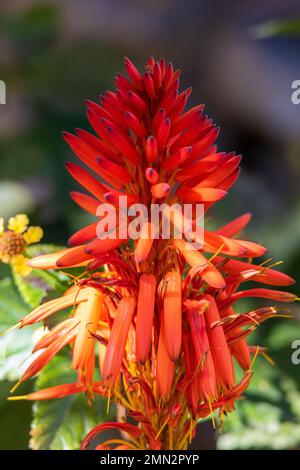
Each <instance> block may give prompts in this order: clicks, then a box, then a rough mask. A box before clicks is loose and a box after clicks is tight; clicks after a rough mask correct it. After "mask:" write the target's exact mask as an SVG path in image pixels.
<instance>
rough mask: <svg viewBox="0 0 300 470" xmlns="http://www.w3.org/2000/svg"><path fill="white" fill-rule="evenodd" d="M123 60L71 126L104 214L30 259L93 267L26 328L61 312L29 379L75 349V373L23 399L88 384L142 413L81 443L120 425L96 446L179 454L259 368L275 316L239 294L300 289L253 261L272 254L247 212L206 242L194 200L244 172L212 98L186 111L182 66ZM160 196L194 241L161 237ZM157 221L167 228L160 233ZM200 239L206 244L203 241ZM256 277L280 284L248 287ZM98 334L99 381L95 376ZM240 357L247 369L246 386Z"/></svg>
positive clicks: (79, 170)
mask: <svg viewBox="0 0 300 470" xmlns="http://www.w3.org/2000/svg"><path fill="white" fill-rule="evenodd" d="M125 69H126V73H127V77H125V76H123V75H121V74H118V75H117V76H116V79H115V84H116V89H115V90H114V91H112V92H111V91H107V92H106V93H105V94H104V95H102V96H101V97H100V103H94V102H92V101H89V100H88V101H86V106H87V118H88V121H89V123H90V125H91V127H92V133H90V132H87V131H84V130H82V129H77V130H76V132H75V134H70V133H64V134H63V136H64V139H65V140H66V141H67V143H68V144H69V145H70V147H71V149H72V150H73V152H74V153H75V155H76V157H78V159H79V160H80V161H81V162H82V164H83V165H84V167H85V168H83V167H82V166H79V165H77V164H75V163H67V165H66V166H67V169H68V171H69V173H70V174H71V176H72V177H73V178H74V179H75V180H76V182H77V183H79V184H80V185H81V186H82V187H83V188H84V190H85V191H86V192H87V194H86V193H85V191H84V192H73V193H71V197H72V199H73V200H74V201H75V203H76V204H78V205H79V206H80V207H81V208H82V209H83V210H84V211H86V212H88V213H89V214H91V215H92V216H93V217H94V220H92V221H91V222H92V223H90V224H89V225H88V226H87V227H83V228H81V229H80V230H79V231H78V232H76V233H75V234H74V235H73V236H72V237H71V238H70V240H69V243H70V245H71V246H72V247H71V248H69V249H66V250H63V251H60V252H59V253H55V254H51V255H44V256H39V257H37V258H35V259H32V260H30V261H29V262H28V264H29V265H30V266H31V267H33V268H37V269H38V268H39V269H57V268H71V267H74V266H77V267H82V273H81V275H80V276H79V278H77V279H76V282H75V285H74V286H73V287H72V288H71V289H69V290H68V291H67V292H66V293H65V295H64V296H62V297H61V298H60V299H55V300H51V301H49V302H46V303H44V304H42V305H41V306H39V307H38V308H37V309H35V310H34V311H33V312H32V313H30V314H29V315H27V316H26V317H24V318H22V319H21V320H20V322H19V324H18V327H19V328H22V327H25V326H26V325H30V324H32V323H38V322H43V323H44V322H46V321H47V319H48V318H49V317H50V316H51V320H53V321H52V322H51V324H52V325H53V324H54V326H53V327H52V328H50V329H49V330H48V331H47V332H46V334H45V336H43V337H42V338H41V339H40V340H39V342H38V343H37V344H36V346H35V351H41V352H40V355H39V356H38V357H36V358H35V359H34V361H33V362H32V363H31V365H30V366H29V368H28V369H27V371H25V373H24V375H23V377H22V378H21V381H23V380H25V379H27V378H30V377H32V376H34V375H35V374H38V373H39V371H40V370H41V369H42V368H43V367H44V365H45V364H47V363H48V362H49V361H50V360H51V358H52V357H53V356H54V355H55V354H56V353H58V352H59V351H60V350H61V349H62V348H63V347H66V346H68V345H70V346H71V347H72V356H73V359H72V367H73V368H74V369H76V371H77V373H78V381H77V383H76V384H68V385H57V387H54V388H52V389H49V390H44V391H39V392H35V393H34V394H31V395H28V396H25V397H23V398H27V399H29V400H30V399H45V398H54V397H55V396H56V397H61V396H65V395H67V394H69V393H77V392H81V391H84V392H85V393H86V394H87V395H88V398H89V400H91V399H92V398H93V394H95V393H99V394H102V395H106V396H109V399H110V400H114V401H115V402H116V403H118V404H120V405H122V406H123V407H125V408H126V410H127V415H128V417H130V419H131V420H133V419H134V420H135V421H136V423H137V425H136V426H134V425H133V424H129V423H125V422H124V423H104V424H100V425H99V426H97V427H96V428H95V429H94V430H92V431H91V432H90V433H89V434H88V436H87V437H86V439H85V440H84V443H83V445H82V448H84V449H85V448H87V447H88V446H89V444H90V443H91V441H92V440H93V439H94V438H95V437H96V436H97V435H98V434H99V433H101V432H102V431H105V430H106V429H110V428H113V429H118V430H119V431H121V432H125V433H126V434H127V438H126V440H122V439H115V440H113V439H112V440H109V441H104V442H101V444H99V446H98V448H99V449H111V448H119V449H122V448H126V449H128V448H129V449H145V448H146V449H178V450H181V449H186V448H187V446H188V443H189V440H190V438H191V436H192V435H193V432H195V427H196V424H197V421H198V420H199V419H201V418H204V417H206V416H208V415H211V416H212V420H213V422H214V413H215V412H216V411H218V412H219V415H220V417H221V418H222V415H223V414H224V413H226V412H228V411H232V410H233V409H234V402H235V400H237V399H239V397H240V396H241V395H242V394H243V393H244V391H245V390H246V389H247V387H248V386H249V383H250V380H251V377H252V374H253V371H252V370H251V368H252V364H253V362H254V360H253V358H252V357H251V355H252V354H253V353H254V352H255V351H253V348H249V346H248V344H247V336H248V335H249V334H250V333H251V332H252V331H253V330H254V329H255V328H257V327H258V325H259V324H260V323H262V322H264V321H265V320H267V319H268V318H271V317H274V316H275V317H276V315H277V310H276V308H275V307H262V308H259V309H257V310H252V311H251V312H242V313H237V310H235V303H236V302H237V301H238V300H239V299H241V298H244V297H259V298H263V299H271V300H272V301H275V302H291V301H293V300H295V296H294V295H292V294H290V293H285V292H282V291H281V290H280V288H281V287H282V286H288V285H291V284H292V283H293V282H294V281H293V279H291V278H290V277H289V276H288V275H287V274H283V273H280V272H279V271H277V270H275V269H272V267H268V266H267V265H266V263H262V264H260V263H261V261H257V262H255V261H253V262H251V263H250V262H248V260H249V258H251V259H253V258H257V257H260V256H262V255H264V254H265V252H266V249H265V248H264V247H263V246H261V245H259V244H257V243H253V242H249V241H247V240H243V239H242V238H240V236H239V233H240V232H241V231H242V230H243V229H244V227H245V226H246V225H247V224H248V222H249V221H250V219H251V215H250V214H244V215H242V216H240V217H238V218H237V219H235V220H233V221H231V222H229V223H228V224H227V225H225V226H223V227H221V228H219V229H218V230H216V231H211V230H208V229H207V227H205V229H204V240H198V235H197V234H196V232H194V230H195V221H196V217H195V214H196V206H195V204H196V203H201V204H203V205H204V212H205V213H206V212H207V211H208V210H209V209H210V208H211V206H212V205H213V204H214V203H215V202H217V201H219V200H220V199H222V198H224V197H225V196H226V194H227V192H228V191H229V189H230V188H231V186H232V185H233V184H234V182H235V181H236V179H237V177H238V175H239V164H240V161H241V156H240V155H236V154H235V153H234V152H229V153H225V152H220V151H218V149H217V146H216V143H215V142H216V139H217V137H218V134H219V129H218V128H217V127H216V126H215V124H214V123H213V121H212V120H211V119H209V118H208V117H207V116H206V115H205V114H204V105H202V104H201V105H198V106H195V107H193V108H191V109H186V106H187V101H188V98H189V96H190V94H191V89H187V90H184V91H179V76H180V71H179V70H174V68H173V66H172V64H166V63H165V61H164V60H163V59H160V60H158V61H156V60H155V59H153V58H152V57H150V59H149V60H148V62H147V64H146V67H145V70H144V72H140V71H139V70H138V69H137V68H136V67H135V66H134V64H133V63H132V62H131V61H130V60H129V59H125ZM121 196H122V197H125V196H126V197H127V203H128V205H130V204H136V203H139V204H143V205H144V206H146V208H147V214H148V219H147V217H146V220H143V221H142V223H141V227H142V228H141V234H140V237H139V238H138V239H137V238H136V237H134V236H131V234H130V229H129V230H128V231H127V228H126V231H125V234H124V233H123V234H122V236H121V229H122V232H123V228H124V225H125V226H126V227H127V225H128V224H126V223H130V222H132V216H130V215H128V214H130V212H128V214H127V213H126V214H123V212H122V207H120V206H119V201H121V199H120V197H121ZM107 203H109V204H111V205H112V206H113V207H115V208H116V212H117V215H118V216H120V215H122V216H123V222H122V223H121V222H120V218H119V217H116V220H115V221H113V222H112V224H110V227H109V230H110V232H111V233H113V234H114V235H115V237H111V238H109V237H107V238H104V237H102V236H101V237H99V234H98V230H97V229H98V222H99V221H101V222H102V219H101V217H100V216H99V215H98V214H100V213H103V212H98V210H101V209H105V208H106V207H107ZM153 203H154V204H157V203H164V204H165V206H164V207H165V208H166V207H167V208H168V207H169V206H171V205H172V207H174V205H175V204H176V206H177V209H176V210H175V211H174V212H173V213H172V214H171V213H168V210H165V209H164V210H163V211H162V213H163V214H164V215H166V218H167V219H168V220H169V222H170V223H171V225H172V226H173V227H174V228H175V229H176V231H180V227H181V226H182V225H184V226H185V228H186V231H185V234H188V240H185V239H180V237H177V236H175V235H174V237H173V238H172V236H173V235H171V237H169V238H170V239H167V238H166V237H163V236H161V235H162V233H161V232H162V227H163V224H160V223H158V224H157V223H155V226H154V225H153V221H152V220H151V219H150V216H149V214H150V213H151V208H152V204H153ZM184 203H189V204H191V206H192V209H193V211H192V220H189V219H187V217H186V214H185V213H184V214H183V213H182V211H181V210H180V208H182V206H183V204H184ZM178 208H179V209H178ZM125 222H126V223H125ZM108 225H109V224H108ZM152 229H153V230H152ZM154 229H155V230H154ZM103 230H104V229H103ZM0 231H1V230H0ZM151 231H152V232H155V234H156V235H158V236H156V237H154V238H155V240H153V239H152V238H153V237H152V238H151V236H149V234H151ZM97 235H98V236H97ZM193 242H199V243H198V245H197V246H198V248H195V246H194V245H193ZM245 282H251V283H254V282H258V283H260V284H266V285H267V286H269V287H271V286H277V288H278V290H272V289H271V288H269V289H266V288H263V287H262V288H256V287H253V286H251V288H250V289H249V290H247V288H245V287H244V283H245ZM136 306H137V309H136ZM66 308H69V309H70V314H69V318H67V319H64V320H63V321H62V322H56V324H55V318H56V312H59V311H60V310H62V309H66ZM95 343H98V348H97V350H98V351H99V361H97V362H98V363H99V369H100V373H101V383H100V384H99V382H95V378H94V376H95V374H94V371H95V368H96V367H98V364H97V366H96V365H95ZM261 351H262V349H257V351H256V353H259V352H261ZM233 360H236V361H237V363H238V364H239V366H240V368H241V370H242V373H243V377H242V379H241V380H240V382H237V380H236V377H235V374H234V368H233ZM13 398H16V399H17V398H18V397H13Z"/></svg>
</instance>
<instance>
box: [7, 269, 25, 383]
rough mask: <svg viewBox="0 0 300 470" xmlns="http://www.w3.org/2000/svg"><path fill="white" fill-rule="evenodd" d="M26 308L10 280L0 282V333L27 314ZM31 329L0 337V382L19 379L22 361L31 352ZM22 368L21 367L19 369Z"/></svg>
mask: <svg viewBox="0 0 300 470" xmlns="http://www.w3.org/2000/svg"><path fill="white" fill-rule="evenodd" d="M28 310H29V309H28V307H27V306H26V305H25V303H24V302H23V301H22V299H20V297H19V295H18V293H17V291H16V289H15V287H14V285H13V283H12V280H11V279H10V278H5V279H2V280H1V281H0V333H3V332H4V331H6V330H7V329H8V328H10V327H12V326H13V325H15V324H16V323H18V321H19V320H20V318H21V317H23V316H24V315H26V313H28ZM32 333H33V327H28V328H25V329H24V330H17V329H16V330H13V331H10V332H9V333H7V334H6V335H4V336H1V337H0V380H4V379H6V380H9V381H14V380H17V379H19V378H20V376H21V375H22V372H23V370H24V368H25V367H26V366H25V364H24V361H25V360H26V359H27V358H28V357H29V356H30V352H31V350H32V346H33V342H32ZM21 366H22V367H21Z"/></svg>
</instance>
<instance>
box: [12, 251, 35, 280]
mask: <svg viewBox="0 0 300 470" xmlns="http://www.w3.org/2000/svg"><path fill="white" fill-rule="evenodd" d="M28 260H29V258H26V257H25V256H23V255H18V256H14V257H13V258H12V259H11V261H10V264H11V266H12V269H13V271H14V272H15V273H16V274H20V276H23V277H26V276H28V275H29V274H30V273H31V271H32V268H31V267H30V266H28V265H27V261H28Z"/></svg>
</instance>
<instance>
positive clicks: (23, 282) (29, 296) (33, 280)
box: [13, 244, 67, 308]
mask: <svg viewBox="0 0 300 470" xmlns="http://www.w3.org/2000/svg"><path fill="white" fill-rule="evenodd" d="M60 249H61V247H59V246H56V245H47V244H36V245H32V246H29V247H27V250H26V254H27V255H28V256H29V257H30V258H32V257H34V256H38V255H44V254H49V253H54V252H55V251H58V250H60ZM13 278H14V281H15V284H16V286H17V288H18V291H19V293H20V295H21V297H22V299H23V300H24V301H25V302H26V303H27V304H28V305H29V306H30V307H32V308H36V307H38V305H40V304H41V303H42V301H43V300H44V299H45V298H52V297H55V296H57V295H61V294H62V293H64V291H65V290H66V288H67V278H66V276H63V275H62V274H60V273H57V272H55V271H43V270H42V269H33V270H32V272H31V273H30V274H29V275H28V276H26V277H23V276H20V275H19V274H17V273H13Z"/></svg>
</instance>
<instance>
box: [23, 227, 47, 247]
mask: <svg viewBox="0 0 300 470" xmlns="http://www.w3.org/2000/svg"><path fill="white" fill-rule="evenodd" d="M43 235H44V232H43V229H42V228H41V227H29V228H28V230H27V231H26V232H25V233H24V235H23V237H24V238H25V240H26V243H27V245H30V244H32V243H38V242H39V241H40V240H41V239H42V238H43Z"/></svg>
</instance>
